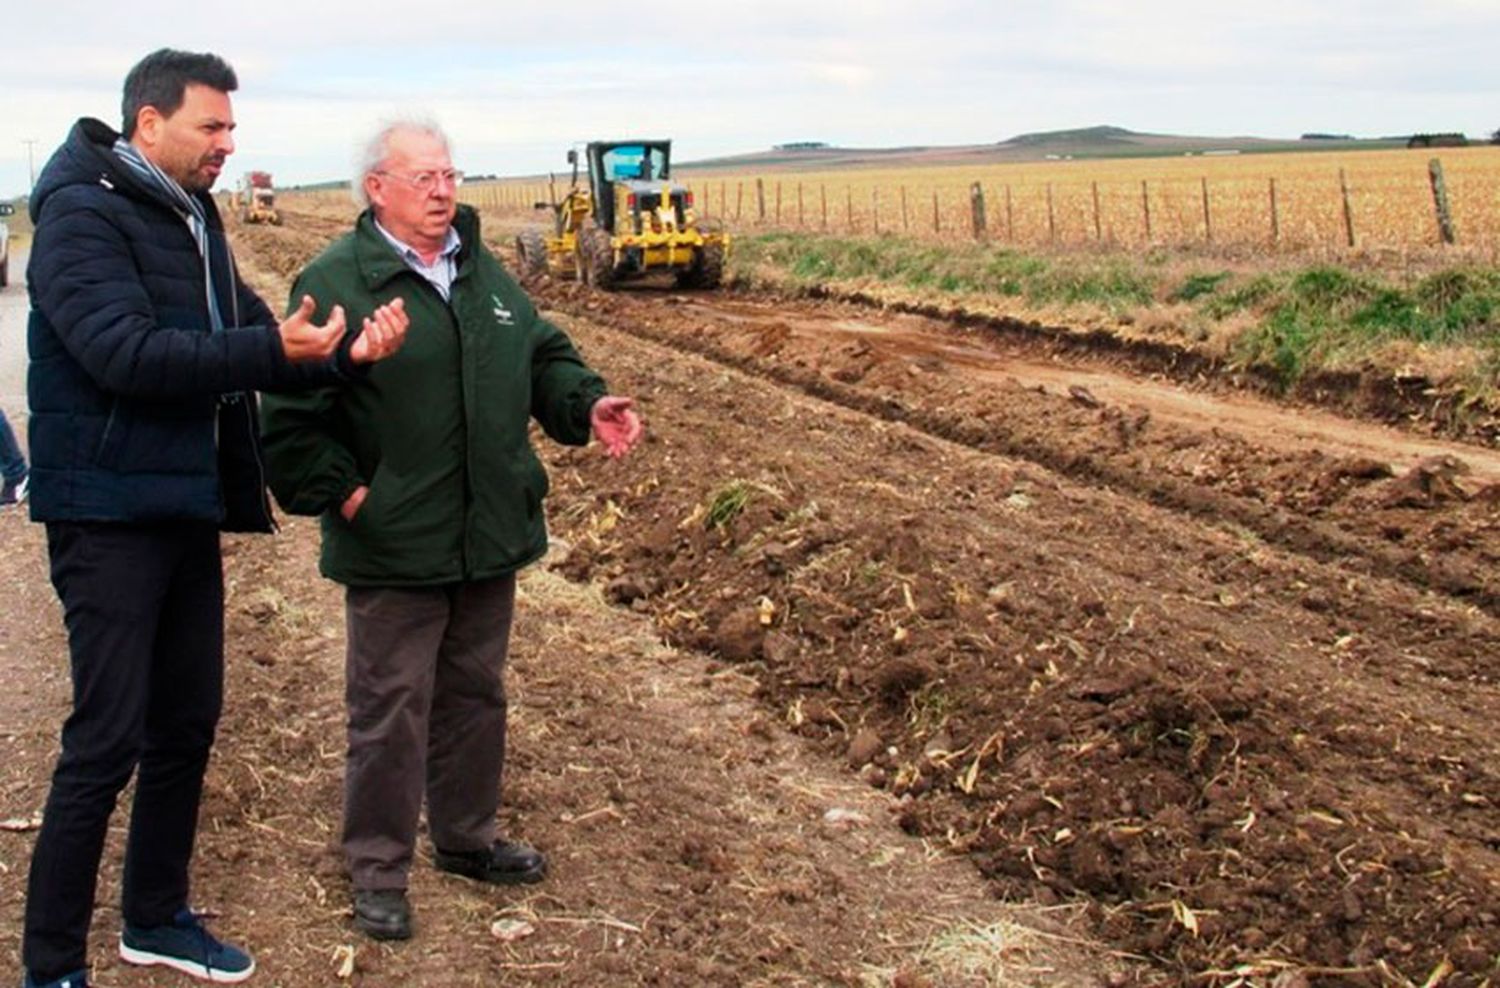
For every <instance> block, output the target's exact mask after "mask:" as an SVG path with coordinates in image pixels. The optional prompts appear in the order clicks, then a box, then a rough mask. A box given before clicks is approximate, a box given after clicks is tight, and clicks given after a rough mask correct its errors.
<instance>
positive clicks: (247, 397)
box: [26, 119, 347, 531]
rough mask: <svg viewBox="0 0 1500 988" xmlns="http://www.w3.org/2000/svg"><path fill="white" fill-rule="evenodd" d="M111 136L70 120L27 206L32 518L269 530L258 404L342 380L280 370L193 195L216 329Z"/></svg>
mask: <svg viewBox="0 0 1500 988" xmlns="http://www.w3.org/2000/svg"><path fill="white" fill-rule="evenodd" d="M116 137H117V135H116V133H115V132H114V131H113V130H112V129H110V128H109V127H108V126H106V125H105V124H103V123H100V122H99V121H97V120H87V119H85V120H80V121H79V122H78V123H77V124H76V125H75V126H74V127H73V130H72V132H71V133H70V134H69V135H68V139H67V141H66V142H64V144H63V146H62V147H61V148H59V149H58V150H57V152H56V153H55V154H54V155H53V156H52V158H51V160H50V161H48V162H47V165H46V167H45V168H44V169H43V170H42V174H41V176H40V177H39V179H38V181H37V186H36V191H35V192H34V194H33V195H32V197H31V217H32V220H33V221H34V222H35V223H36V236H35V240H34V242H33V245H32V250H31V261H30V264H29V266H28V267H27V271H26V277H27V281H28V282H29V291H30V295H31V317H30V321H29V323H28V326H27V344H28V348H29V351H30V355H31V365H30V372H29V374H28V377H27V397H28V399H29V402H30V406H31V426H30V438H31V457H32V466H31V516H32V518H34V519H35V520H37V521H114V522H161V521H183V520H190V521H207V522H212V523H215V524H218V525H220V526H221V527H223V528H224V529H227V530H232V531H267V530H269V529H270V528H271V513H270V505H269V503H268V501H267V500H266V494H265V478H264V471H263V469H262V467H261V457H260V447H259V430H258V425H257V414H256V408H255V396H254V394H253V391H255V390H267V391H269V390H282V389H296V388H300V387H305V386H310V385H316V384H328V383H332V382H334V381H336V380H338V379H339V377H340V376H341V375H340V373H339V371H338V370H336V369H335V366H334V363H333V362H331V361H330V362H329V363H327V364H315V365H308V364H299V365H293V364H291V363H289V362H288V361H287V360H286V358H285V356H284V355H283V353H282V349H281V343H280V339H279V337H278V335H277V332H276V323H277V322H278V320H277V319H276V317H275V316H274V315H273V314H272V313H271V310H270V309H268V308H267V307H266V305H265V303H264V302H262V301H261V300H260V299H259V298H257V297H256V295H255V294H254V293H253V292H252V291H250V289H249V288H247V287H246V286H245V285H244V283H243V282H242V281H240V278H239V275H238V273H237V272H236V271H235V270H234V262H233V260H232V259H231V257H230V254H229V245H228V242H227V241H226V240H225V238H224V229H223V224H222V222H221V221H220V219H219V213H218V210H217V209H216V208H215V206H214V203H213V198H212V197H211V196H209V195H208V194H207V193H198V195H197V198H198V200H199V201H200V202H201V203H202V204H203V208H204V211H205V212H206V213H207V216H208V221H209V222H208V226H209V231H208V249H209V254H210V258H211V263H212V265H213V273H214V284H215V286H216V289H217V299H218V305H219V311H220V313H221V314H222V317H223V321H224V324H225V326H226V327H227V328H225V329H224V330H223V331H222V332H217V333H216V332H213V331H212V326H211V323H210V320H209V314H208V305H207V296H206V290H205V286H204V278H203V260H202V257H201V256H200V255H199V253H198V248H197V245H196V243H195V242H194V240H193V235H192V231H191V230H190V229H189V227H188V225H187V223H186V221H185V220H184V219H183V218H182V217H181V216H180V215H179V214H178V213H177V211H176V210H175V209H174V208H173V206H172V204H171V203H170V202H169V201H168V199H167V198H166V196H165V195H164V194H163V193H162V192H161V191H160V190H158V189H155V188H152V187H150V186H149V185H147V184H146V183H145V182H143V181H142V180H141V179H140V178H138V177H137V176H136V175H135V174H134V173H133V172H132V171H131V170H130V169H129V168H128V167H126V166H125V165H124V164H123V163H122V162H121V161H120V160H119V158H117V157H116V156H115V154H114V152H113V151H112V150H111V146H112V145H113V144H114V141H115V138H116ZM345 359H346V358H345ZM346 366H347V365H346ZM236 394H237V395H238V397H237V398H235V399H233V400H227V401H223V402H221V401H220V396H221V395H236Z"/></svg>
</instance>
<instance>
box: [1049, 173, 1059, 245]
mask: <svg viewBox="0 0 1500 988" xmlns="http://www.w3.org/2000/svg"><path fill="white" fill-rule="evenodd" d="M1056 242H1057V214H1056V213H1055V212H1053V209H1052V183H1051V182H1048V183H1047V243H1049V244H1052V243H1056Z"/></svg>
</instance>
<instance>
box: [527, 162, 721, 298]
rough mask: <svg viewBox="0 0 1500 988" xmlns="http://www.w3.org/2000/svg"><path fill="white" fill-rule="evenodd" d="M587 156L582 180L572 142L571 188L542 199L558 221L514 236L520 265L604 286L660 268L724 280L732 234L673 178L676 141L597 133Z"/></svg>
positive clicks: (682, 280) (699, 279) (689, 278)
mask: <svg viewBox="0 0 1500 988" xmlns="http://www.w3.org/2000/svg"><path fill="white" fill-rule="evenodd" d="M584 157H585V159H586V161H587V167H588V176H587V178H588V181H587V184H580V182H579V174H578V171H579V169H578V152H577V151H576V150H570V151H569V152H568V164H570V165H572V166H573V176H572V180H571V182H570V184H569V187H568V191H567V194H566V195H564V196H563V197H562V199H561V200H560V201H559V200H558V199H557V196H556V194H555V193H554V195H553V196H552V200H553V201H551V202H539V203H537V204H536V208H538V209H550V210H551V211H552V214H553V215H552V220H553V222H552V229H551V230H550V231H548V230H545V229H531V230H527V231H525V232H524V233H522V234H521V235H520V236H519V237H517V238H516V254H517V256H518V257H519V258H520V263H521V268H522V270H524V271H526V272H528V273H535V274H540V273H543V272H550V273H552V274H554V275H558V276H561V277H565V278H566V277H576V278H578V279H579V280H580V281H582V282H584V283H585V284H589V285H594V286H596V287H598V288H610V287H613V286H614V285H615V284H616V283H617V282H620V281H623V280H625V279H628V278H635V277H640V276H643V275H649V274H656V273H670V274H672V275H673V276H674V277H675V278H676V280H677V284H678V285H680V286H682V287H685V288H717V287H718V285H719V282H720V281H721V280H723V277H724V260H725V258H726V257H727V256H728V254H729V235H728V234H727V233H725V232H724V231H723V229H722V228H721V227H720V226H719V224H718V223H717V222H714V221H711V220H709V219H707V218H704V217H699V216H698V214H697V212H696V211H695V210H694V208H693V194H692V192H690V191H688V189H687V187H686V186H683V185H678V184H675V183H674V182H673V181H672V178H671V159H672V142H671V141H654V140H628V141H593V142H590V143H589V144H588V145H587V146H586V147H585V148H584Z"/></svg>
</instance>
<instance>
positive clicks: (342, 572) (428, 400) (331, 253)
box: [261, 206, 605, 586]
mask: <svg viewBox="0 0 1500 988" xmlns="http://www.w3.org/2000/svg"><path fill="white" fill-rule="evenodd" d="M454 227H455V229H457V230H458V233H459V237H460V238H461V239H462V241H463V247H462V249H461V251H460V253H459V255H458V273H457V276H456V277H455V278H454V281H453V289H452V298H451V300H450V301H449V302H444V301H443V298H442V296H441V295H440V294H438V292H437V290H436V289H434V288H433V287H432V285H431V284H429V283H428V282H427V281H426V279H424V278H423V277H422V276H421V275H419V274H417V273H416V272H415V271H413V270H412V269H411V268H409V267H407V265H406V263H405V262H404V261H402V259H401V258H400V256H399V255H397V253H396V252H395V250H393V249H392V248H391V246H390V244H389V243H388V242H387V241H386V239H385V238H384V237H383V236H382V235H381V233H380V231H379V230H377V229H376V228H375V225H374V221H373V219H372V217H371V214H370V213H369V212H368V211H366V212H365V213H364V214H363V215H361V216H360V218H359V221H358V223H357V224H356V226H355V228H354V231H353V232H352V233H349V234H347V235H345V236H344V237H342V238H340V239H339V240H337V241H335V242H334V243H333V244H332V245H330V246H329V247H328V249H327V250H325V251H324V252H323V253H322V254H321V255H319V256H318V257H317V258H316V259H314V260H313V262H312V263H311V264H309V265H308V266H307V268H306V270H304V271H303V272H302V274H301V276H300V277H298V279H297V283H296V284H295V285H294V286H293V288H292V299H293V300H294V302H295V300H297V299H300V298H301V297H302V296H303V295H304V294H307V295H311V296H312V297H313V298H315V299H316V300H317V303H318V311H317V315H316V316H315V317H314V318H315V319H317V320H318V321H319V322H321V321H322V320H323V319H324V318H326V316H327V314H328V310H329V309H331V308H332V307H333V306H334V305H335V304H339V305H342V306H343V307H344V310H345V314H346V316H347V318H348V320H349V325H350V326H359V325H361V324H362V322H363V320H364V319H365V317H367V316H369V315H370V314H371V313H372V312H373V311H374V310H375V308H376V307H377V306H379V305H382V304H384V303H386V302H389V301H391V300H392V299H395V298H397V297H398V296H399V297H401V298H403V299H405V301H406V312H407V315H408V316H409V317H410V319H411V328H410V329H409V330H408V332H407V336H406V342H405V344H404V345H403V346H402V348H401V350H400V351H399V352H397V353H396V354H395V355H394V356H392V357H389V358H387V359H386V360H383V361H381V362H379V363H377V364H375V365H374V366H373V367H371V368H370V372H369V374H368V375H367V376H366V377H365V378H364V379H363V380H358V381H352V382H348V383H344V384H341V385H338V386H335V387H328V388H324V389H321V390H318V391H311V392H305V393H302V394H296V395H267V396H266V399H265V404H264V408H263V410H262V413H261V430H262V435H263V440H264V443H265V449H266V458H267V464H266V465H267V469H268V473H269V477H270V484H271V490H272V492H273V493H274V494H275V495H276V499H277V501H279V502H280V503H281V506H282V507H283V508H285V509H286V510H287V511H289V512H291V513H293V514H308V515H313V514H321V515H322V524H323V555H322V563H321V569H322V572H323V575H324V576H326V577H328V578H329V579H332V580H337V581H338V582H340V583H343V584H346V585H349V586H422V585H430V584H440V583H453V582H457V581H459V580H478V579H485V578H488V577H493V576H500V575H503V574H505V573H509V572H512V571H514V570H516V569H518V568H519V567H521V566H524V565H525V564H526V563H529V562H531V561H532V560H534V559H536V558H538V557H539V556H541V555H542V553H543V552H544V551H546V548H547V531H546V525H545V523H544V520H543V517H542V498H543V497H544V496H545V495H546V493H547V475H546V473H545V472H544V471H543V469H542V465H541V463H540V462H539V461H538V460H537V457H536V454H535V453H534V452H533V451H532V448H531V442H530V439H529V434H528V426H529V423H530V420H531V419H532V418H533V417H534V418H536V420H537V421H538V422H540V423H541V426H542V428H543V429H545V430H546V432H547V434H548V435H549V436H551V437H552V438H553V439H556V440H558V441H559V442H563V443H568V444H571V445H580V446H581V445H583V444H584V443H586V442H588V439H589V431H590V429H589V410H590V408H592V407H593V403H594V401H595V400H596V399H598V398H599V397H600V396H601V395H603V394H604V393H605V388H604V382H603V381H602V380H601V379H600V378H599V376H598V375H597V374H595V373H594V372H593V371H591V370H589V368H588V367H586V366H585V365H584V363H583V360H582V359H581V358H580V357H579V355H578V352H577V351H576V350H574V349H573V344H572V343H571V342H569V340H568V338H567V337H566V336H565V335H563V333H562V331H561V330H559V329H558V328H557V327H555V326H553V325H552V324H551V323H549V322H547V321H546V320H545V319H542V318H541V317H540V316H538V315H537V312H536V309H535V308H534V307H533V306H532V304H531V301H530V300H529V299H528V298H527V297H526V295H525V293H523V292H522V291H521V289H520V287H519V286H518V285H517V284H516V283H515V281H513V280H512V279H511V277H510V276H509V275H507V274H506V273H505V271H504V270H503V269H502V268H501V267H500V263H499V262H498V261H497V260H496V259H495V258H494V256H493V255H492V254H491V253H490V252H489V251H488V250H487V249H486V248H485V247H484V246H483V244H482V242H481V241H480V239H479V219H478V216H477V215H476V214H475V213H474V211H473V210H472V209H470V208H469V207H467V206H460V207H459V209H458V216H457V218H456V219H455V221H454ZM360 484H367V485H368V486H369V488H370V491H369V495H368V496H367V497H366V499H365V502H364V505H363V506H362V507H361V508H360V510H359V512H358V513H357V514H356V515H355V516H354V521H353V522H346V521H344V519H343V517H342V516H341V515H340V514H339V506H340V505H341V504H342V503H343V501H344V499H345V498H347V497H348V495H349V494H350V493H351V492H352V491H353V490H354V489H355V488H356V487H358V486H359V485H360Z"/></svg>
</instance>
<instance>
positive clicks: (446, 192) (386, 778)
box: [262, 121, 642, 939]
mask: <svg viewBox="0 0 1500 988" xmlns="http://www.w3.org/2000/svg"><path fill="white" fill-rule="evenodd" d="M461 179H462V176H461V175H460V174H459V173H458V172H456V171H455V170H454V168H453V163H452V159H451V156H450V153H449V147H448V141H447V138H446V137H445V136H444V135H443V133H442V132H441V131H440V130H439V129H438V128H437V127H436V126H435V125H432V124H430V123H426V122H420V121H407V122H401V123H396V124H392V125H389V126H387V127H385V128H383V129H382V130H381V131H380V132H379V133H378V134H377V135H376V137H375V138H374V139H373V140H372V141H371V143H370V145H369V147H368V148H367V151H366V154H365V158H364V160H363V162H362V173H361V175H360V176H359V177H358V182H357V189H358V191H359V192H360V193H362V197H363V198H364V200H365V201H366V202H368V204H369V207H370V208H369V209H367V210H366V211H365V212H364V213H362V214H361V215H360V217H359V219H358V221H357V222H356V224H355V228H354V230H353V231H352V232H351V233H349V234H347V235H345V236H344V237H342V238H341V239H339V240H338V241H336V242H335V243H333V244H332V245H331V246H330V247H329V248H328V249H327V250H325V251H324V252H323V253H322V254H321V255H319V256H318V257H317V258H316V259H314V260H313V262H312V263H311V264H309V265H308V267H307V269H306V270H305V271H303V272H302V274H301V276H300V277H299V278H298V279H297V283H296V285H295V286H294V287H293V290H292V295H293V297H294V298H300V297H301V296H302V295H304V294H306V295H311V296H312V297H313V298H314V299H316V300H317V303H318V309H319V312H320V313H322V312H327V311H329V310H331V309H332V307H333V306H335V305H342V306H343V307H344V310H345V311H346V312H348V313H349V314H350V315H351V316H353V317H355V318H357V317H358V316H359V314H360V313H368V312H373V311H375V310H376V309H377V308H378V307H379V306H380V305H383V304H385V303H387V302H391V301H393V300H395V299H398V298H399V299H401V300H403V301H404V303H405V307H406V312H407V315H408V318H409V319H410V322H411V328H410V330H409V331H408V333H407V338H406V345H405V348H404V349H403V350H402V351H401V352H400V353H399V354H397V355H396V357H394V358H391V359H388V360H386V361H385V362H384V363H382V364H380V365H378V366H376V367H375V368H374V369H373V370H372V371H371V373H370V374H369V375H368V376H367V377H366V378H364V379H362V380H359V381H354V382H350V383H347V384H343V385H340V386H337V387H330V388H325V389H322V390H320V391H316V392H310V393H305V394H300V395H292V396H268V398H267V400H266V402H265V406H264V410H263V413H262V426H263V433H264V441H265V447H266V455H267V460H268V463H267V466H268V468H269V474H270V482H271V489H272V491H273V492H274V493H275V495H276V498H277V500H278V501H280V502H281V504H282V506H283V507H284V508H286V510H288V511H290V512H292V513H294V514H317V515H321V516H322V530H323V550H322V561H321V569H322V572H323V575H324V576H327V577H328V578H329V579H332V580H336V581H338V582H339V583H342V584H344V585H345V587H346V591H345V594H346V596H345V602H346V616H347V624H348V637H349V644H348V654H347V669H346V691H347V701H348V707H349V751H348V760H347V763H346V766H345V793H344V834H343V843H344V851H345V855H346V857H347V859H348V864H349V871H350V877H351V879H352V883H353V887H354V911H355V923H356V925H357V926H358V927H359V928H360V929H361V930H363V931H364V932H365V933H367V934H369V935H370V936H372V937H375V938H377V939H405V938H407V937H410V936H411V907H410V904H409V903H408V901H407V899H406V886H407V877H408V872H409V870H410V867H411V860H412V850H413V845H414V842H415V840H416V831H417V819H418V816H419V814H420V810H421V805H422V797H423V793H424V791H425V793H426V798H427V815H428V825H429V831H430V834H431V837H432V841H433V845H434V852H435V860H436V863H437V865H438V867H439V868H442V869H444V870H446V871H451V872H456V873H458V874H462V875H466V876H468V877H471V878H475V879H478V880H481V881H489V882H500V883H507V884H508V883H517V882H535V881H541V879H542V877H543V876H544V875H545V872H546V861H545V859H544V858H543V857H542V855H541V854H540V853H539V852H537V851H535V850H534V849H532V848H530V847H528V846H526V845H524V844H521V843H519V842H513V841H506V840H503V839H497V838H496V835H495V812H496V809H497V807H498V805H499V798H500V775H501V769H502V766H503V764H504V756H505V717H506V699H505V688H504V679H503V671H504V663H505V656H506V650H507V646H508V641H509V636H510V622H511V614H512V607H513V604H514V599H515V573H516V571H517V570H518V569H520V568H521V567H522V566H525V565H526V564H527V563H530V562H532V561H534V560H536V559H537V558H538V557H540V556H541V555H542V554H543V552H545V551H546V548H547V531H546V525H545V522H544V519H543V515H542V499H543V498H544V497H545V495H546V493H547V476H546V473H545V472H544V471H543V469H542V465H541V463H540V462H539V461H538V459H537V457H536V454H535V452H534V451H533V450H532V448H531V443H530V440H529V437H528V426H529V423H530V420H531V419H532V418H535V419H536V420H537V421H538V422H539V423H540V424H541V426H542V428H543V429H544V430H545V431H546V432H547V434H548V435H549V436H551V437H552V438H553V439H555V440H557V441H559V442H563V443H568V444H571V445H583V444H584V443H587V442H588V441H589V437H590V434H591V433H592V434H593V435H595V436H597V437H599V439H600V440H601V442H602V443H603V444H604V447H605V449H606V451H607V452H608V453H609V454H610V455H612V456H622V455H624V454H625V453H626V452H628V451H629V450H630V448H631V447H632V446H633V445H634V444H635V443H636V442H637V440H638V439H639V438H640V436H641V432H642V427H641V423H640V420H639V419H638V418H637V417H636V414H635V412H634V411H633V410H632V408H631V404H632V403H631V400H630V399H629V398H620V397H613V396H610V395H608V394H606V391H605V386H604V382H603V380H601V379H600V377H599V376H598V375H597V374H595V373H594V372H593V371H592V370H590V369H589V368H588V367H587V366H586V365H585V364H584V363H583V360H582V359H581V358H580V357H579V355H578V352H577V351H576V350H575V349H574V348H573V345H572V343H571V342H569V340H568V338H567V337H566V336H565V335H564V334H563V333H562V331H561V330H559V329H558V328H557V327H555V326H553V325H552V324H551V323H549V322H547V321H546V320H544V319H542V318H541V317H540V316H538V315H537V312H536V310H535V308H534V307H533V306H532V304H531V302H530V300H529V299H528V298H527V297H526V295H525V293H523V292H522V291H521V289H520V288H519V287H518V286H517V285H516V283H515V282H514V281H513V280H512V279H511V278H510V276H509V275H507V274H506V273H505V271H504V270H503V269H502V267H501V266H500V264H499V262H498V261H497V260H496V259H495V257H494V256H493V255H492V254H491V253H490V252H489V251H488V250H487V249H486V248H485V246H484V244H483V242H482V241H481V240H480V237H479V220H478V216H477V215H476V214H475V212H474V211H473V210H472V209H470V208H468V207H466V206H459V205H458V204H457V202H456V187H457V185H458V183H459V182H460V181H461Z"/></svg>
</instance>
